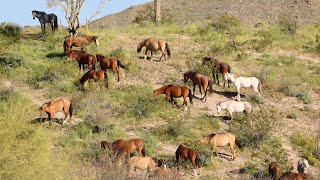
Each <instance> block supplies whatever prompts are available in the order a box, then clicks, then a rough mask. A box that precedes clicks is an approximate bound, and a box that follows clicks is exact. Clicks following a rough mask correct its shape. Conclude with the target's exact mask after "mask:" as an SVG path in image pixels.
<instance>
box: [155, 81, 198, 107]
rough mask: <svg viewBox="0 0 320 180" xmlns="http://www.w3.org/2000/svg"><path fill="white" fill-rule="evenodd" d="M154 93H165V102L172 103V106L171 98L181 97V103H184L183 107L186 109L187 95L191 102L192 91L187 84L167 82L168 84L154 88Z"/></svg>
mask: <svg viewBox="0 0 320 180" xmlns="http://www.w3.org/2000/svg"><path fill="white" fill-rule="evenodd" d="M153 93H154V94H156V95H160V94H165V95H166V99H167V102H171V103H172V107H174V100H173V98H179V97H183V104H182V106H183V105H185V109H187V106H188V105H187V97H189V101H190V103H191V104H193V102H192V92H191V89H190V88H189V87H187V86H179V85H175V84H169V85H164V86H162V87H161V88H159V89H156V90H154V91H153Z"/></svg>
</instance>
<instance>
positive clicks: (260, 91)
mask: <svg viewBox="0 0 320 180" xmlns="http://www.w3.org/2000/svg"><path fill="white" fill-rule="evenodd" d="M258 86H259V93H260V95H261V94H262V90H261V86H262V84H261V81H260V79H259V84H258Z"/></svg>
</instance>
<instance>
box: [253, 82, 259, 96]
mask: <svg viewBox="0 0 320 180" xmlns="http://www.w3.org/2000/svg"><path fill="white" fill-rule="evenodd" d="M253 90H254V92H256V93H258V95H259V96H260V92H259V90H258V85H257V86H254V87H253Z"/></svg>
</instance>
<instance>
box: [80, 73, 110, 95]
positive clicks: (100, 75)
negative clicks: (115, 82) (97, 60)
mask: <svg viewBox="0 0 320 180" xmlns="http://www.w3.org/2000/svg"><path fill="white" fill-rule="evenodd" d="M90 79H93V80H95V81H98V82H99V86H100V90H102V86H103V81H106V87H107V88H108V87H109V84H108V75H107V73H106V72H105V71H103V70H98V71H95V70H93V69H91V70H89V71H88V72H86V73H85V74H84V75H83V76H82V77H81V79H80V84H81V85H82V87H83V85H84V83H85V82H86V81H87V80H90ZM89 83H90V81H89Z"/></svg>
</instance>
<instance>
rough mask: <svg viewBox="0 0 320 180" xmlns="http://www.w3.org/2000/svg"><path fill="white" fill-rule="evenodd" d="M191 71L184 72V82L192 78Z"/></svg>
mask: <svg viewBox="0 0 320 180" xmlns="http://www.w3.org/2000/svg"><path fill="white" fill-rule="evenodd" d="M189 73H190V72H186V73H184V74H183V82H184V83H186V82H188V80H189V78H190V77H189Z"/></svg>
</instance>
